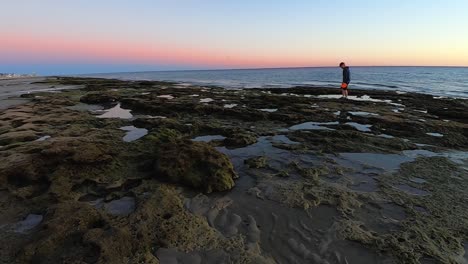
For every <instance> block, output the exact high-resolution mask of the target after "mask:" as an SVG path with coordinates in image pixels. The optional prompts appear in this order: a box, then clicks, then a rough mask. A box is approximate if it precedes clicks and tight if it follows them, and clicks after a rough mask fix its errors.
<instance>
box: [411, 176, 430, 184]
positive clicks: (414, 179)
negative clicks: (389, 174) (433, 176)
mask: <svg viewBox="0 0 468 264" xmlns="http://www.w3.org/2000/svg"><path fill="white" fill-rule="evenodd" d="M409 180H410V181H411V182H414V183H419V184H423V183H426V182H427V181H426V180H424V179H421V178H417V177H413V178H410V179H409Z"/></svg>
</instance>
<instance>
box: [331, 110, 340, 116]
mask: <svg viewBox="0 0 468 264" xmlns="http://www.w3.org/2000/svg"><path fill="white" fill-rule="evenodd" d="M333 114H334V115H336V116H339V115H341V111H336V112H334V113H333Z"/></svg>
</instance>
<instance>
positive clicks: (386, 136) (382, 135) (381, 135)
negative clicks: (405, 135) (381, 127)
mask: <svg viewBox="0 0 468 264" xmlns="http://www.w3.org/2000/svg"><path fill="white" fill-rule="evenodd" d="M377 136H378V137H381V138H389V139H392V138H395V137H394V136H392V135H387V134H380V135H377Z"/></svg>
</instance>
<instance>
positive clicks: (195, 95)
mask: <svg viewBox="0 0 468 264" xmlns="http://www.w3.org/2000/svg"><path fill="white" fill-rule="evenodd" d="M190 96H191V97H199V96H200V95H199V94H192V95H190Z"/></svg>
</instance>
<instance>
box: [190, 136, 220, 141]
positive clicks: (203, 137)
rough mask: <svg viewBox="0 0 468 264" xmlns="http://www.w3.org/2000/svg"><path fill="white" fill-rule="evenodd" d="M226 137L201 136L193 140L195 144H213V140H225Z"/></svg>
mask: <svg viewBox="0 0 468 264" xmlns="http://www.w3.org/2000/svg"><path fill="white" fill-rule="evenodd" d="M224 139H226V137H224V136H221V135H208V136H200V137H196V138H194V139H192V141H195V142H211V141H213V140H224Z"/></svg>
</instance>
